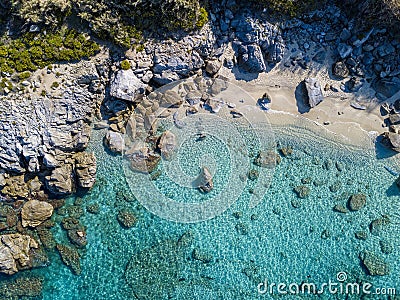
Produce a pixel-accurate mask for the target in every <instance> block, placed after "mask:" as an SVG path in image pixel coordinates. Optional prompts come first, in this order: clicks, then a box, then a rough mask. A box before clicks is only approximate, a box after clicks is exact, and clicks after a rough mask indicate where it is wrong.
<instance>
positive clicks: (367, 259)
mask: <svg viewBox="0 0 400 300" xmlns="http://www.w3.org/2000/svg"><path fill="white" fill-rule="evenodd" d="M360 259H361V261H362V263H363V265H364V266H365V268H366V269H367V271H368V273H369V275H372V276H385V275H389V274H390V267H389V264H388V263H387V262H386V261H385V260H384V259H383V258H381V257H380V256H378V255H377V254H375V253H373V252H370V251H364V252H362V253H360Z"/></svg>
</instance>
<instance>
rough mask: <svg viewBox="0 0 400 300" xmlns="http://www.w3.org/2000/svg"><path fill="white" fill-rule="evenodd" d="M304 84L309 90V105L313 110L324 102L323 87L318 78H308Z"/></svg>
mask: <svg viewBox="0 0 400 300" xmlns="http://www.w3.org/2000/svg"><path fill="white" fill-rule="evenodd" d="M304 84H305V86H306V89H307V95H308V104H309V105H310V107H311V108H313V107H315V106H317V105H318V104H319V103H321V102H322V101H323V100H324V96H323V95H322V89H321V85H320V84H319V82H318V81H317V79H316V78H311V77H309V78H306V79H305V80H304Z"/></svg>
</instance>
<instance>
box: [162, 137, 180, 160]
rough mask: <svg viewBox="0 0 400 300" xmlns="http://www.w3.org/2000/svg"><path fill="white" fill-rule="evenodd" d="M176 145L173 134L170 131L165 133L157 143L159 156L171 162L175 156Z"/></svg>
mask: <svg viewBox="0 0 400 300" xmlns="http://www.w3.org/2000/svg"><path fill="white" fill-rule="evenodd" d="M177 147H178V145H177V140H176V136H175V134H173V133H172V132H171V131H168V130H167V131H165V132H164V133H163V134H162V135H161V137H160V141H159V143H158V148H159V149H160V152H161V156H162V157H163V158H164V159H166V160H171V159H172V158H173V156H174V154H175V151H176V148H177Z"/></svg>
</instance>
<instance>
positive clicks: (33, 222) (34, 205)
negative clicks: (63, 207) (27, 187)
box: [21, 200, 53, 227]
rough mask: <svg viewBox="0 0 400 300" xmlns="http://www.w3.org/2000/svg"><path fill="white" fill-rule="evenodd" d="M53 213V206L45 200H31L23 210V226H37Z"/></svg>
mask: <svg viewBox="0 0 400 300" xmlns="http://www.w3.org/2000/svg"><path fill="white" fill-rule="evenodd" d="M52 214H53V206H52V205H51V204H49V203H47V202H44V201H38V200H30V201H28V202H26V203H25V204H24V206H23V207H22V210H21V218H22V226H23V227H27V226H30V227H36V226H38V225H40V224H41V223H42V222H44V221H45V220H47V219H49V218H50V217H51V216H52Z"/></svg>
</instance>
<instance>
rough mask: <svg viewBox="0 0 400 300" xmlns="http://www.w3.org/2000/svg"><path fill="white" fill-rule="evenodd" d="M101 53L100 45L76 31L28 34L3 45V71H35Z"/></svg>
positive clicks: (0, 48)
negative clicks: (52, 64)
mask: <svg viewBox="0 0 400 300" xmlns="http://www.w3.org/2000/svg"><path fill="white" fill-rule="evenodd" d="M98 50H99V46H98V44H96V43H95V42H93V41H91V40H87V39H86V38H85V37H84V36H83V35H82V34H79V33H77V32H76V31H74V30H60V31H58V32H54V33H48V34H32V33H27V34H25V35H23V36H22V37H20V38H17V39H15V40H11V41H7V42H6V43H4V44H3V45H1V46H0V72H6V73H13V72H14V71H17V72H25V71H35V70H37V69H38V68H44V67H45V66H48V65H49V64H51V63H54V62H56V61H71V60H79V59H82V58H88V57H90V56H93V55H94V54H95V53H96V52H97V51H98Z"/></svg>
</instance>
